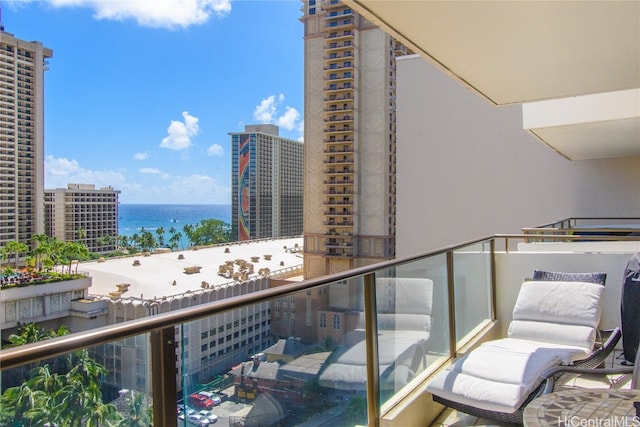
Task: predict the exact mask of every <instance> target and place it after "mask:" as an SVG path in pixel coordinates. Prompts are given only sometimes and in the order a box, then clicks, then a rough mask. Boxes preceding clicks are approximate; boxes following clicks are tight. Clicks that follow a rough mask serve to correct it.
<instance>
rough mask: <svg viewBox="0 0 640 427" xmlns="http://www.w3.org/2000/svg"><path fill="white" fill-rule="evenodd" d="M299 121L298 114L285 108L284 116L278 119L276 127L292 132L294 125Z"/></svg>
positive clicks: (290, 108) (296, 111) (291, 108)
mask: <svg viewBox="0 0 640 427" xmlns="http://www.w3.org/2000/svg"><path fill="white" fill-rule="evenodd" d="M298 120H300V113H299V112H298V110H296V109H295V108H293V107H287V108H286V111H285V112H284V114H283V115H282V116H280V117H278V126H280V127H283V128H285V129H286V130H293V129H295V128H296V124H297V122H298Z"/></svg>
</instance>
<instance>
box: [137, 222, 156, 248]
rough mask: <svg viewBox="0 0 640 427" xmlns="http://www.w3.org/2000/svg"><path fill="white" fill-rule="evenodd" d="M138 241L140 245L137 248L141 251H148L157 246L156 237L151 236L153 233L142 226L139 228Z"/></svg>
mask: <svg viewBox="0 0 640 427" xmlns="http://www.w3.org/2000/svg"><path fill="white" fill-rule="evenodd" d="M138 243H139V245H140V246H139V248H138V249H139V250H141V251H150V250H152V249H153V248H155V247H156V246H158V243H157V242H156V238H155V237H153V233H151V232H150V231H149V230H146V229H145V228H144V227H143V228H142V230H140V240H139V242H138Z"/></svg>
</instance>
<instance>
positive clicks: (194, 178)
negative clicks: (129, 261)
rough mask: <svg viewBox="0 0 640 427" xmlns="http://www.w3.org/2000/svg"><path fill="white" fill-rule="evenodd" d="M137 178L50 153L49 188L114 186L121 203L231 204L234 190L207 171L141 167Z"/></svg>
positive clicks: (48, 164)
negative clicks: (180, 172) (174, 172)
mask: <svg viewBox="0 0 640 427" xmlns="http://www.w3.org/2000/svg"><path fill="white" fill-rule="evenodd" d="M137 172H138V174H136V175H135V176H134V177H131V176H126V175H125V173H124V172H120V171H114V170H100V171H94V170H89V169H86V168H83V167H82V166H81V165H80V164H79V163H78V161H77V160H74V159H67V158H57V157H54V156H51V155H49V156H47V157H46V159H45V188H47V189H54V188H67V184H70V183H74V184H94V185H95V186H96V188H101V187H107V186H111V187H113V188H114V189H115V190H119V191H120V197H119V199H120V202H121V203H173V204H181V203H184V204H188V203H194V201H197V203H210V204H230V203H231V189H230V188H229V187H228V186H226V185H228V184H223V183H220V182H218V181H217V180H216V179H215V178H213V177H210V176H208V175H203V174H192V175H187V176H181V175H170V174H168V173H164V172H161V171H160V170H158V169H156V168H141V169H139V170H137Z"/></svg>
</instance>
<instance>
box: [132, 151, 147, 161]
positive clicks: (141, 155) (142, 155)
mask: <svg viewBox="0 0 640 427" xmlns="http://www.w3.org/2000/svg"><path fill="white" fill-rule="evenodd" d="M133 158H134V159H135V160H146V159H148V158H149V153H147V152H144V153H136V154H134V155H133Z"/></svg>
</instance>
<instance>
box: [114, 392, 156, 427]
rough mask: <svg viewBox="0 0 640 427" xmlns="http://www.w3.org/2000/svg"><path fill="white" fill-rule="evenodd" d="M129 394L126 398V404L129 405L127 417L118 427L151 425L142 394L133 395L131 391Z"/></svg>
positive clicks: (146, 426)
mask: <svg viewBox="0 0 640 427" xmlns="http://www.w3.org/2000/svg"><path fill="white" fill-rule="evenodd" d="M130 393H131V396H127V403H128V404H129V409H128V414H127V417H125V419H123V420H122V421H120V424H118V427H148V426H149V425H151V416H150V411H149V408H148V407H147V405H146V402H145V399H144V394H142V393H134V392H133V391H131V392H130Z"/></svg>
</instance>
